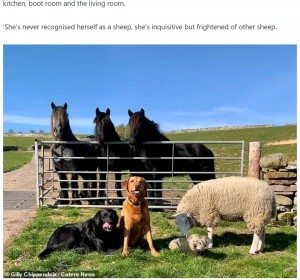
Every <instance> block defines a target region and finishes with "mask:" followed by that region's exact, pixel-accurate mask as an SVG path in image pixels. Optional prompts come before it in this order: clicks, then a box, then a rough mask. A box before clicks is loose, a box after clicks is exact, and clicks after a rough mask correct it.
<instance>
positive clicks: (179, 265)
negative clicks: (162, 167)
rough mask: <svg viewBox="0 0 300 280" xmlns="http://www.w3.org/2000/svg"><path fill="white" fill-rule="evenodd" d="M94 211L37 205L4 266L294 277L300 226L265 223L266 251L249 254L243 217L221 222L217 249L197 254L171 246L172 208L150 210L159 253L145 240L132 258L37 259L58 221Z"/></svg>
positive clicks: (69, 254) (69, 255) (100, 273)
mask: <svg viewBox="0 0 300 280" xmlns="http://www.w3.org/2000/svg"><path fill="white" fill-rule="evenodd" d="M96 211H97V209H77V208H76V209H73V208H59V209H47V208H42V209H40V210H38V212H37V216H36V218H35V219H34V221H33V223H32V224H31V225H29V226H28V227H27V228H26V229H25V230H24V231H23V233H22V234H21V235H20V236H18V237H17V238H16V239H15V240H14V241H13V242H12V244H11V246H10V247H9V248H8V249H7V250H5V252H4V271H5V272H11V273H12V272H17V271H35V272H38V271H42V272H47V271H52V272H57V273H67V272H73V273H75V272H78V273H80V272H81V271H87V272H88V271H90V272H95V274H96V276H97V277H98V278H102V277H103V278H112V277H113V278H132V277H136V278H140V277H143V278H166V277H167V278H208V277H213V278H228V277H230V278H231V277H232V278H236V277H238V278H254V277H255V278H295V277H296V271H297V270H296V267H297V264H296V256H297V249H296V236H297V233H296V229H294V228H292V227H280V228H278V227H276V228H275V227H267V229H266V250H265V252H264V253H263V254H261V255H257V256H250V255H249V254H248V251H249V249H250V245H251V242H252V235H251V234H250V232H249V231H248V230H247V228H246V225H245V224H244V223H242V222H238V223H231V222H223V223H221V224H220V226H219V227H217V228H216V231H215V236H214V248H212V249H210V250H208V251H206V252H204V254H203V255H202V256H200V257H194V256H190V255H186V254H184V253H182V252H180V251H170V250H169V249H168V243H169V242H170V241H171V240H172V239H173V238H175V237H177V236H178V234H179V232H178V228H177V226H176V225H175V223H174V222H171V221H169V220H167V219H166V218H167V216H169V215H170V213H169V212H151V224H152V230H153V237H154V243H155V246H156V248H157V249H158V250H159V252H160V256H159V257H157V258H155V257H152V256H151V254H150V252H149V250H148V247H147V244H146V241H144V242H143V244H142V246H141V247H140V248H137V249H135V250H133V251H132V252H130V254H129V256H128V257H122V255H121V252H117V253H115V254H112V255H105V254H100V253H96V252H94V253H90V254H86V255H78V254H76V253H75V252H73V251H64V252H55V253H53V254H52V255H50V257H49V258H48V259H46V260H43V261H42V260H39V259H38V258H37V255H38V254H39V253H40V252H41V251H42V250H43V249H44V248H45V246H46V243H47V241H48V239H49V237H50V235H51V233H52V232H53V231H54V230H55V229H56V228H57V227H58V226H59V225H62V224H66V223H73V222H79V221H84V220H86V219H88V218H90V217H92V216H93V215H94V214H95V212H96ZM191 233H199V234H204V233H205V231H204V229H201V228H193V229H192V230H191ZM5 275H6V274H5ZM60 275H61V274H60Z"/></svg>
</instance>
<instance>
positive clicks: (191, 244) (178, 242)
mask: <svg viewBox="0 0 300 280" xmlns="http://www.w3.org/2000/svg"><path fill="white" fill-rule="evenodd" d="M207 244H208V237H207V236H200V235H199V234H192V235H190V236H188V237H187V238H176V239H173V240H172V241H171V242H170V244H169V249H170V250H176V249H179V250H181V251H183V252H185V253H189V254H193V255H198V254H200V253H201V252H203V251H205V250H206V249H207Z"/></svg>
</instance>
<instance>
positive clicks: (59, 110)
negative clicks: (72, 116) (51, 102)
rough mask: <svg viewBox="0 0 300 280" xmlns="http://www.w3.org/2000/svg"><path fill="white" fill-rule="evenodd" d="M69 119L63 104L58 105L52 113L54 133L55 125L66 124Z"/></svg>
mask: <svg viewBox="0 0 300 280" xmlns="http://www.w3.org/2000/svg"><path fill="white" fill-rule="evenodd" d="M68 121H69V116H68V113H67V111H66V109H65V108H64V107H62V106H56V107H55V108H53V110H52V114H51V132H52V133H53V129H54V126H57V125H58V124H64V125H65V124H66V123H67V122H68Z"/></svg>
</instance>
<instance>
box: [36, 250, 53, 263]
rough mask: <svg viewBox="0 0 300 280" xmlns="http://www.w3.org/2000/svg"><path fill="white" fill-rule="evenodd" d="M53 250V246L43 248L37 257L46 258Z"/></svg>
mask: <svg viewBox="0 0 300 280" xmlns="http://www.w3.org/2000/svg"><path fill="white" fill-rule="evenodd" d="M53 251H55V249H53V248H47V249H45V250H44V251H43V252H42V253H40V254H39V259H41V260H44V259H46V258H48V256H49V255H50V254H51V253H52V252H53Z"/></svg>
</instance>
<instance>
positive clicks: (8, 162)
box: [3, 151, 33, 172]
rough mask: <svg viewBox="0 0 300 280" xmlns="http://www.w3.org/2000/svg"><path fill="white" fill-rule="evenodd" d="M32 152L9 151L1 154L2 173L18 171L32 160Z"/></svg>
mask: <svg viewBox="0 0 300 280" xmlns="http://www.w3.org/2000/svg"><path fill="white" fill-rule="evenodd" d="M32 156H33V152H22V151H21V152H19V151H9V152H4V153H3V163H4V164H3V172H9V171H12V170H16V169H19V168H21V167H23V166H24V165H25V164H27V163H28V162H30V161H31V160H32Z"/></svg>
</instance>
